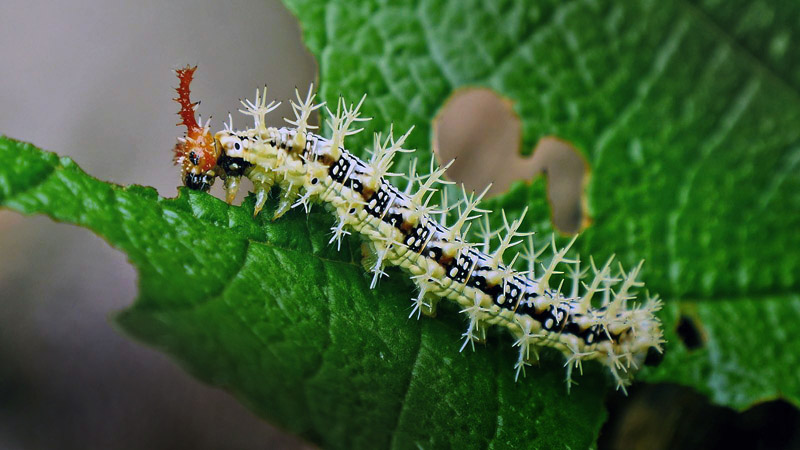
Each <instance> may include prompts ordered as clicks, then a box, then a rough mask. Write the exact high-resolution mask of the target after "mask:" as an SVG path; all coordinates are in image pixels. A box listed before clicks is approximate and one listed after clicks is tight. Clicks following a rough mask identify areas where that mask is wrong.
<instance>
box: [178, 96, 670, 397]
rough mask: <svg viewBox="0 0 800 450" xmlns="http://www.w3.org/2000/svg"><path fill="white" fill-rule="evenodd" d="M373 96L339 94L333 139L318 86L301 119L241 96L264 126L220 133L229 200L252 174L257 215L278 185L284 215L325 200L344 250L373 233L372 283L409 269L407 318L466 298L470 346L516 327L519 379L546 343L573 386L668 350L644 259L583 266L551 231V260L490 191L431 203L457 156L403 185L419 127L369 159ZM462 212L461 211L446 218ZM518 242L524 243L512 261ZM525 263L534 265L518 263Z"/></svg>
mask: <svg viewBox="0 0 800 450" xmlns="http://www.w3.org/2000/svg"><path fill="white" fill-rule="evenodd" d="M363 102H364V98H363V97H362V99H361V100H360V101H359V102H358V103H357V104H350V105H348V104H347V103H345V101H344V100H343V99H341V98H340V99H339V101H338V103H337V106H336V108H335V110H331V109H328V108H326V111H327V113H328V116H329V118H328V119H327V123H328V126H329V128H330V129H331V130H332V133H331V137H330V138H326V137H324V136H322V135H319V134H316V133H314V132H313V131H312V130H313V127H312V126H310V125H309V124H308V120H309V117H310V115H311V113H312V112H313V111H314V110H316V109H319V108H321V107H323V106H324V105H323V104H315V103H314V94H313V89H309V91H308V94H307V95H306V96H305V98H303V97H301V96H300V94H299V92H297V100H296V101H292V102H291V104H292V108H293V110H294V115H295V118H294V119H291V120H290V119H287V120H286V121H287V122H288V124H289V126H287V127H281V128H277V127H267V126H266V125H265V123H266V122H265V116H266V114H267V113H269V112H270V111H272V110H273V109H274V108H275V107H276V106H277V104H276V103H275V102H271V103H269V104H268V103H266V88H265V89H264V90H263V91H257V92H256V97H255V100H254V101H252V102H250V101H244V102H242V105H243V107H244V109H242V110H241V112H242V113H244V114H245V115H248V116H252V117H253V120H254V126H253V127H252V128H246V129H241V130H235V129H234V128H233V125H232V122H231V123H230V124H226V126H225V128H224V130H222V131H219V132H217V133H216V134H215V135H214V150H215V152H216V154H217V155H218V157H217V166H216V167H214V168H213V172H211V173H213V174H214V175H216V176H218V177H220V178H222V179H224V181H225V190H226V199H227V200H228V201H229V202H230V201H232V200H233V198H234V196H235V193H236V190H237V189H238V186H239V180H240V179H241V177H247V178H249V179H250V180H251V181H252V182H253V185H254V190H255V195H256V208H255V214H258V213H259V211H260V210H261V208H262V207H263V205H264V202H265V201H266V198H267V196H268V194H269V192H270V190H271V189H272V187H273V186H278V187H279V188H280V196H281V197H280V200H279V206H278V208H277V210H276V212H275V217H274V218H276V219H277V218H279V217H280V216H282V215H283V214H285V213H286V212H287V211H288V210H289V209H291V208H293V207H294V208H303V209H304V210H306V211H308V209H309V208H310V207H311V205H313V204H322V205H324V206H325V207H326V209H328V210H329V211H331V212H332V213H333V214H334V215H335V216H336V223H335V225H334V226H333V227H332V228H331V239H330V243H331V245H333V244H335V245H336V246H337V248H338V247H339V245H340V243H341V239H342V237H343V236H346V235H349V234H357V235H359V236H361V237H362V238H363V239H364V246H365V249H366V253H367V254H368V255H367V257H366V258H365V261H364V266H365V269H366V270H368V271H369V272H371V273H372V280H371V283H370V287H371V288H376V287H377V286H378V283H379V280H380V278H381V277H383V276H386V272H385V268H386V267H387V266H397V267H400V268H401V269H403V271H404V272H406V273H407V274H408V275H409V276H410V278H411V280H412V281H413V282H414V284H415V285H416V286H417V295H416V296H414V297H413V298H411V299H410V301H411V307H410V309H411V312H410V314H409V317H414V316H416V317H417V318H419V317H420V316H421V315H426V316H433V315H435V313H436V304H437V302H438V301H440V300H441V299H448V300H451V301H454V302H456V303H457V304H458V305H459V306H460V308H461V315H463V316H464V318H465V319H466V322H467V329H466V331H465V332H464V333H463V335H462V338H463V343H462V345H461V348H460V350H461V351H463V350H464V349H465V348H466V347H467V346H469V347H470V348H473V349H474V344H475V342H476V341H478V342H480V341H483V340H485V338H486V330H487V328H488V327H489V326H501V327H504V328H505V329H507V330H508V331H509V332H510V333H511V335H512V336H513V339H514V341H513V346H514V347H515V348H516V349H517V350H518V356H517V360H516V362H515V363H514V369H515V371H516V373H515V379H516V378H519V376H520V374H523V375H524V371H525V368H526V367H527V366H529V365H530V364H531V363H532V362H534V361H536V360H537V358H538V350H539V349H540V348H542V347H552V348H555V349H557V350H559V351H560V352H561V353H562V354H563V355H564V357H565V366H566V367H567V386H568V387H569V385H570V383H571V375H572V372H573V369H578V371H579V372H582V363H583V362H584V361H590V360H595V361H598V362H600V363H601V364H602V365H604V366H605V367H606V368H607V369H608V371H609V372H610V373H611V375H612V377H613V378H614V380H615V382H616V385H617V388H618V389H622V390H625V387H626V386H627V385H629V384H630V382H631V381H632V377H633V374H634V373H635V372H636V370H637V369H638V368H639V367H640V366H641V365H642V364H643V363H644V362H646V361H647V362H649V361H650V359H653V358H654V357H657V356H658V355H660V354H661V353H662V351H663V350H662V344H663V343H664V340H663V337H662V330H661V323H660V321H659V319H658V318H657V317H656V315H655V313H656V312H657V311H658V310H659V309H660V308H661V302H660V300H659V299H658V298H657V297H650V296H649V295H645V299H644V301H638V302H636V301H635V299H636V294H635V293H636V291H637V290H638V289H640V288H641V287H642V283H640V282H639V281H637V277H638V274H639V272H640V269H641V264H639V265H638V266H637V267H635V268H634V269H633V270H630V271H625V270H624V269H623V268H622V266H621V265H619V264H617V265H616V266H615V265H614V263H613V257H612V258H611V259H609V260H608V261H607V262H606V263H604V264H603V265H602V266H601V267H600V268H598V267H597V266H596V265H595V263H594V261H593V260H592V259H591V258H590V260H589V264H588V265H587V266H584V267H582V266H581V263H580V261H579V258H568V253H569V249H570V246H571V245H572V244H573V243H574V242H575V239H573V240H572V241H571V242H570V243H569V244H567V245H566V246H565V247H563V248H561V249H558V248H557V247H556V243H555V239H552V241H551V244H550V245H549V254H550V255H551V256H550V258H549V262H548V263H547V264H543V263H542V262H541V261H540V258H541V256H542V255H543V254H544V252H546V251H548V247H544V248H539V249H535V248H534V245H533V243H534V241H533V239H532V236H531V233H527V232H521V231H519V229H520V227H521V224H522V222H523V221H522V219H523V217H522V216H524V212H523V214H522V216H521V217H518V218H516V219H514V220H511V221H509V220H508V218H507V217H506V216H505V213H502V214H503V223H504V225H503V227H501V228H500V229H497V230H492V229H491V227H490V225H489V220H488V214H489V211H487V210H483V209H481V208H480V201H481V200H482V198H483V196H484V195H485V194H486V190H484V191H483V192H482V193H479V194H475V193H472V194H469V195H468V194H467V193H466V192H464V193H463V194H464V195H463V196H462V198H461V199H460V200H459V201H456V202H454V203H452V204H448V201H447V195H446V194H447V190H443V191H442V195H441V204H440V205H433V204H431V202H432V199H433V198H434V194H435V192H436V190H437V187H440V185H442V184H446V183H449V182H446V181H444V180H443V178H442V177H443V175H444V172H445V170H446V169H447V167H448V166H444V167H440V168H434V167H431V170H430V174H429V175H427V176H425V175H418V174H416V173H414V172H413V170H412V173H410V174H409V176H408V178H407V180H408V185H407V188H406V189H405V190H400V189H398V188H397V187H395V186H394V185H392V184H391V183H390V182H389V181H388V177H390V176H393V175H397V174H393V173H391V168H392V161H393V157H394V156H396V155H397V154H398V153H401V152H409V151H410V150H407V149H404V148H402V146H403V144H404V142H405V140H406V138H407V137H408V135H409V133H410V132H411V130H409V131H408V132H407V133H405V134H403V135H401V136H400V137H398V138H395V135H394V132H393V130H390V132H389V133H388V135H387V136H386V137H383V136H381V135H380V134H376V135H375V140H374V145H373V147H374V148H373V150H372V155H371V158H370V159H369V160H368V161H362V160H361V159H359V158H358V157H356V156H354V155H353V154H352V153H350V152H349V151H347V150H346V147H345V145H344V144H345V140H346V138H347V137H348V136H350V135H353V134H355V133H358V132H359V131H361V129H360V128H357V127H358V126H359V125H360V124H361V123H362V122H364V121H366V120H369V119H366V118H362V117H361V115H360V112H359V108H360V107H361V105H362V104H363ZM412 166H415V163H414V164H412ZM187 186H189V187H192V188H195V189H196V188H197V187H196V186H193V185H188V184H187ZM487 189H488V188H487ZM452 211H455V212H456V213H457V217H456V219H455V221H454V222H453V223H452V224H451V225H449V226H447V225H446V218H447V217H449V216H452V214H449V213H450V212H452ZM476 221H477V222H476ZM472 223H477V225H478V226H477V230H478V231H477V233H472V234H477V235H478V236H479V237H480V241H479V242H478V243H477V244H473V243H470V242H468V240H467V236H470V232H469V230H470V226H471V224H472ZM498 240H499V243H498V245H497V246H496V247H495V248H492V243H493V242H495V241H498ZM519 245H521V250H520V251H519V252H515V254H514V255H513V257H512V258H511V259H510V260H509V263H506V262H504V261H506V254H507V253H512V252H511V251H510V250H511V249H513V248H515V247H517V246H519ZM519 265H522V266H524V268H525V269H526V270H524V271H518V270H516V269H515V267H516V266H519ZM562 267H565V268H566V270H567V273H566V274H565V275H566V276H565V277H559V280H564V279H567V280H569V284H568V287H569V288H570V289H569V291H570V292H569V293H567V292H566V289H565V288H564V286H563V283H564V281H561V282H560V284H558V285H557V286H554V285H551V282H552V280H553V276H554V275H557V274H559V275H560V274H562V271H561V268H562ZM587 276H588V277H587ZM656 359H657V358H656Z"/></svg>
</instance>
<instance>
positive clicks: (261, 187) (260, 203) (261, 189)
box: [253, 181, 270, 217]
mask: <svg viewBox="0 0 800 450" xmlns="http://www.w3.org/2000/svg"><path fill="white" fill-rule="evenodd" d="M253 186H254V187H255V192H256V206H255V208H254V209H253V216H254V217H255V216H257V215H258V213H260V212H261V209H262V208H264V203H266V202H267V197H269V190H270V187H269V186H267V185H265V184H263V183H259V182H257V181H253Z"/></svg>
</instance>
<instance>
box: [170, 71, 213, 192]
mask: <svg viewBox="0 0 800 450" xmlns="http://www.w3.org/2000/svg"><path fill="white" fill-rule="evenodd" d="M196 69H197V66H195V67H188V66H187V67H184V68H182V69H178V70H176V71H175V74H176V75H177V76H178V80H180V84H179V85H178V87H177V88H176V91H178V97H177V98H175V99H174V100H175V101H176V102H178V103H179V104H180V105H181V110H180V112H178V115H180V116H181V122H180V123H179V124H178V126H181V125H184V126H185V127H186V134H185V135H184V136H183V137H182V138H178V143H177V144H175V157H174V162H175V164H176V165H180V166H181V179H182V180H183V184H184V186H186V187H188V188H190V189H195V190H201V191H208V190H209V189H210V188H211V185H212V184H214V179H215V177H216V172H215V170H216V168H217V159H218V157H219V151H218V149H217V147H216V146H215V145H214V139H212V137H211V132H210V131H209V123H210V120H209V121H207V122H206V123H205V125H204V124H203V123H202V120H200V123H198V122H197V120H196V119H195V116H194V112H195V109H196V108H197V105H198V104H199V103H200V102H196V103H192V101H191V100H190V99H189V94H190V90H189V85H190V84H191V82H192V78H193V77H194V71H195V70H196Z"/></svg>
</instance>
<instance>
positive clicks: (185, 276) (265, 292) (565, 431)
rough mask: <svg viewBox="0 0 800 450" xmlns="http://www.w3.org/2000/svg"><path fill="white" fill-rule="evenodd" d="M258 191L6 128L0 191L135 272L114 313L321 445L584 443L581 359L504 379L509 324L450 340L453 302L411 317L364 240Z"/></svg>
mask: <svg viewBox="0 0 800 450" xmlns="http://www.w3.org/2000/svg"><path fill="white" fill-rule="evenodd" d="M253 204H254V201H253V198H252V197H251V198H248V199H247V200H246V201H245V203H244V205H243V206H242V207H237V206H228V205H226V204H225V203H224V202H222V201H220V200H219V199H216V198H214V197H212V196H210V195H208V194H204V193H197V192H194V191H190V190H186V189H181V191H180V195H179V196H178V197H177V198H175V199H164V198H160V197H158V195H157V194H156V192H155V190H153V189H152V188H145V187H141V186H130V187H122V186H117V185H113V184H109V183H105V182H102V181H99V180H97V179H95V178H92V177H90V176H88V175H86V174H85V173H84V172H83V171H81V170H80V169H79V168H78V166H77V165H76V164H75V163H73V162H72V161H71V160H70V159H68V158H59V157H57V156H56V155H54V154H52V153H46V152H42V151H40V150H38V149H36V148H34V147H33V146H31V145H29V144H24V143H20V142H17V141H14V140H11V139H8V138H0V206H2V207H5V208H10V209H14V210H17V211H20V212H23V213H26V214H33V213H42V214H47V215H49V216H51V217H52V218H53V219H55V220H57V221H61V222H67V223H73V224H77V225H80V226H83V227H87V228H89V229H91V230H93V231H94V232H95V233H97V234H99V235H100V236H102V237H104V238H105V239H106V240H107V241H108V242H109V243H110V244H111V245H113V246H114V247H116V248H118V249H120V250H122V251H123V252H125V253H126V254H127V255H128V257H129V258H130V261H131V262H132V263H133V265H134V266H136V268H137V269H138V271H139V286H140V296H139V298H138V299H137V300H136V302H135V304H134V305H133V306H132V307H131V308H129V309H127V310H126V311H124V312H122V313H121V314H119V316H118V317H117V323H118V324H119V325H120V327H121V328H122V329H123V330H124V331H126V332H127V333H129V334H131V335H132V336H134V337H136V338H137V339H140V340H141V341H143V342H145V343H147V344H149V345H152V346H155V347H157V348H159V349H161V350H162V351H164V352H165V353H167V354H169V355H172V356H173V357H174V358H175V359H176V360H177V361H178V362H179V363H180V364H181V365H183V366H184V367H185V368H186V370H188V371H189V372H191V373H192V374H194V375H195V376H196V377H198V378H200V379H201V380H204V381H205V382H207V383H210V384H212V385H215V386H219V387H222V388H224V389H226V390H228V391H230V392H231V393H233V394H234V395H235V396H236V397H238V398H239V399H240V400H241V401H242V402H244V403H245V404H247V405H248V406H249V407H250V408H251V409H252V410H253V411H255V412H256V413H257V414H259V415H260V416H262V417H265V418H267V419H269V420H270V421H273V422H274V423H277V424H279V425H281V426H283V427H285V428H287V429H289V430H290V431H292V432H295V433H298V434H300V435H302V436H305V437H306V438H308V439H310V440H312V441H313V442H316V443H318V444H320V445H322V446H323V447H326V448H347V449H353V448H370V449H372V448H388V447H393V448H419V447H421V448H487V447H491V448H498V449H502V448H522V447H538V448H563V447H566V448H587V447H589V446H590V445H592V443H593V441H594V439H595V437H596V436H597V433H598V432H599V428H600V425H601V424H602V422H603V420H604V419H605V412H604V409H603V404H602V400H603V393H604V391H605V389H606V387H607V384H606V382H605V380H604V375H605V374H604V373H602V372H601V371H600V370H599V367H588V368H587V370H588V372H590V373H587V374H586V375H585V376H584V377H581V378H580V379H579V382H580V385H579V386H577V387H574V388H573V389H572V394H571V395H567V394H566V392H565V391H566V388H565V385H564V380H563V369H562V368H561V365H562V359H561V357H560V354H558V353H556V352H545V353H544V354H543V358H542V362H541V366H542V367H534V368H531V369H529V370H528V374H527V377H526V378H525V379H522V380H520V382H518V383H515V382H514V371H513V369H512V367H513V364H514V362H515V359H516V354H515V353H516V352H515V350H514V349H512V348H510V345H509V344H510V339H509V338H508V337H507V336H505V335H503V336H491V337H490V339H489V342H488V344H487V345H486V346H485V347H479V348H478V349H477V351H475V352H474V353H473V352H471V351H465V352H464V353H459V352H458V348H459V346H460V342H459V340H460V336H461V333H462V332H463V331H464V323H463V320H462V317H459V316H460V314H458V313H457V311H456V310H454V309H453V308H451V309H450V310H448V309H447V308H444V310H443V311H441V312H440V315H439V316H440V317H439V318H437V319H435V320H432V319H423V320H420V321H417V320H414V319H408V313H409V309H410V308H409V307H410V304H411V302H410V301H409V300H410V299H411V297H412V293H413V288H412V286H411V284H410V281H409V280H408V278H407V277H406V276H405V275H403V274H402V273H400V272H398V271H390V272H389V275H390V276H389V278H388V279H386V278H384V279H383V280H382V281H381V283H380V287H379V289H376V290H370V289H369V277H368V276H367V274H366V272H365V271H364V270H363V268H362V267H361V265H360V254H361V251H360V246H359V244H358V242H357V241H356V240H355V239H349V240H346V241H345V246H344V248H343V250H342V251H340V252H337V251H336V250H335V248H334V246H331V245H328V243H327V240H328V237H329V231H328V230H329V229H330V227H331V225H332V222H333V220H332V217H331V216H330V215H329V214H327V213H325V212H323V211H322V210H321V209H320V208H316V209H315V210H314V211H312V213H311V214H309V215H306V214H303V213H301V212H299V211H292V212H290V213H288V214H287V215H286V216H285V217H283V218H281V219H280V220H278V221H275V222H271V221H269V220H267V219H266V217H271V212H272V211H270V209H272V210H273V211H274V207H275V205H274V204H268V207H267V210H266V211H265V212H264V213H262V214H261V215H260V216H259V217H258V218H256V219H254V218H252V211H253Z"/></svg>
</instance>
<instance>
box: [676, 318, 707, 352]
mask: <svg viewBox="0 0 800 450" xmlns="http://www.w3.org/2000/svg"><path fill="white" fill-rule="evenodd" d="M676 331H677V333H678V337H680V338H681V341H683V345H685V346H686V348H688V349H689V350H694V349H696V348H700V347H702V346H703V335H702V333H701V332H700V329H699V328H698V326H697V323H696V322H695V321H694V319H692V318H691V317H689V316H685V315H682V316H681V317H680V319H679V320H678V326H677V328H676Z"/></svg>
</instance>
